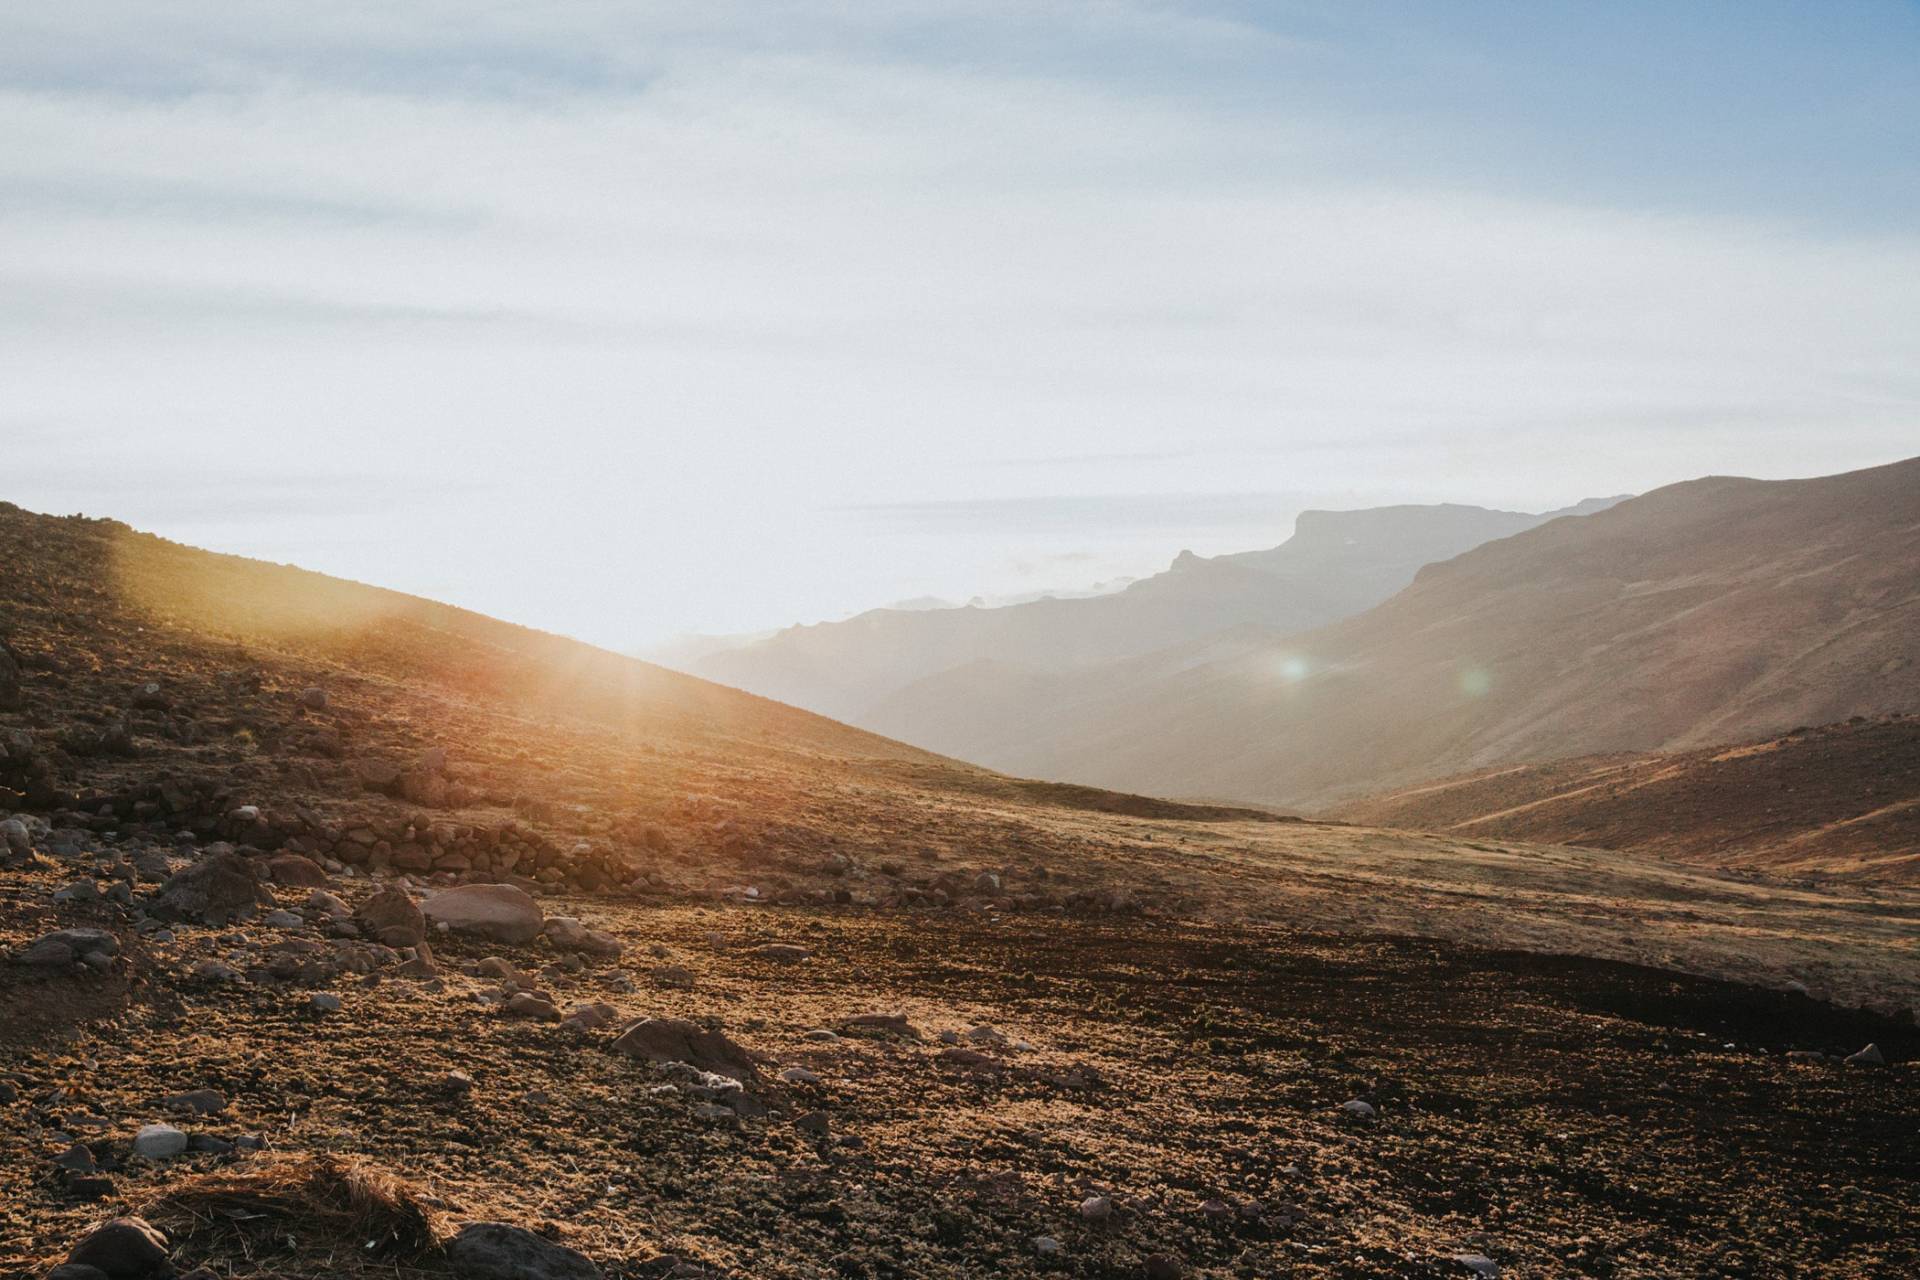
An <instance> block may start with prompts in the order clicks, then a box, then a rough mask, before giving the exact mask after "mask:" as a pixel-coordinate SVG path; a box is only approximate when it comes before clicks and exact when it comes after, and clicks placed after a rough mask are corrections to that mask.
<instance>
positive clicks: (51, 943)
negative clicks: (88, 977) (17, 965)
mask: <svg viewBox="0 0 1920 1280" xmlns="http://www.w3.org/2000/svg"><path fill="white" fill-rule="evenodd" d="M118 954H120V939H118V938H116V937H114V936H113V935H112V934H110V933H108V932H107V931H106V930H105V929H55V930H54V931H53V932H52V933H49V934H45V935H43V936H41V937H40V938H38V939H36V940H35V941H34V943H33V945H31V946H29V947H28V948H27V949H26V950H25V951H23V952H21V954H20V962H21V963H22V964H30V965H38V966H41V967H43V968H61V967H64V966H66V965H69V964H72V963H73V962H74V961H75V960H91V959H93V958H95V957H99V958H100V959H103V960H104V959H106V958H107V957H110V956H115V955H118Z"/></svg>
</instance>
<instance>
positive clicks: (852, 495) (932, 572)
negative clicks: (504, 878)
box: [0, 0, 1920, 646]
mask: <svg viewBox="0 0 1920 1280" xmlns="http://www.w3.org/2000/svg"><path fill="white" fill-rule="evenodd" d="M1681 8H1684V9H1685V10H1686V12H1684V13H1682V12H1679V11H1678V10H1680V9H1681ZM1763 19H1764V20H1763ZM1917 67H1920V19H1916V17H1915V13H1914V11H1913V10H1912V9H1911V8H1910V7H1907V6H1902V5H1896V4H1884V5H1876V4H1863V5H1850V6H1845V7H1844V8H1825V7H1822V8H1820V9H1817V10H1816V9H1807V8H1796V7H1788V6H1781V7H1778V8H1771V7H1767V6H1759V7H1756V6H1752V5H1740V6H1725V7H1720V6H1711V5H1709V6H1684V7H1680V6H1653V5H1649V6H1645V7H1644V8H1634V9H1630V10H1622V9H1618V8H1612V7H1609V8H1608V9H1606V10H1605V12H1604V14H1603V13H1601V11H1599V10H1596V11H1595V12H1594V13H1593V14H1590V15H1575V14H1569V13H1567V12H1564V11H1562V12H1554V13H1549V12H1547V11H1546V9H1545V7H1540V6H1526V5H1477V6H1475V5H1469V6H1428V5H1411V4H1409V5H1373V6H1350V5H1322V4H1317V3H1304V4H1290V5H1257V6H1256V5H1205V6H1201V5H1173V4H1151V3H1119V2H1114V3H1105V4H1093V5H1060V6H1053V5H1045V4H1040V5H1035V4H1010V3H1009V4H999V5H996V4H959V3H937V2H934V0H926V2H924V3H910V4H906V5H886V6H842V5H827V4H821V5H808V4H795V5H763V4H753V5H744V4H738V5H736V4H724V3H721V4H710V5H699V6H667V5H659V6H651V5H633V4H600V3H584V2H580V0H571V2H566V0H562V2H557V3H551V4H544V5H539V6H486V7H475V6H470V5H464V4H453V3H451V2H448V3H414V4H405V5H394V4H385V3H381V4H376V3H371V2H367V3H345V4H334V5H292V4H286V5H279V4H258V5H231V4H214V3H206V2H194V0H187V2H183V3H176V4H169V5H164V6H156V5H144V4H134V3H126V4H101V3H91V4H89V3H80V4H70V5H64V6H58V7H56V6H49V5H41V6H13V7H11V8H10V9H8V10H7V11H6V12H5V13H4V14H0V85H3V86H4V88H0V134H4V136H5V138H6V139H7V143H6V146H5V147H4V148H0V364H3V365H4V367H5V368H6V369H7V371H8V383H9V388H8V389H9V396H8V403H7V405H6V407H5V413H6V418H5V419H4V420H0V435H4V437H5V439H4V441H0V443H4V444H5V445H6V447H7V452H8V455H9V468H8V471H7V476H6V485H5V488H6V492H5V493H4V494H0V496H4V497H8V498H11V499H13V500H16V501H20V502H23V503H25V504H27V505H39V506H49V505H50V506H54V507H56V508H60V509H67V508H72V507H77V506H79V507H85V508H87V509H89V510H97V511H101V512H107V513H111V514H115V515H119V516H122V517H123V518H126V519H129V520H132V521H134V522H136V523H142V524H146V525H150V526H153V527H156V528H157V529H158V530H159V531H161V532H164V533H167V534H169V535H170V536H178V537H184V538H195V537H204V538H205V540H207V541H210V542H213V543H215V544H216V545H219V546H220V547H222V548H223V549H231V550H237V551H243V552H248V553H252V554H261V555H266V556H269V557H271V558H273V559H279V560H295V561H299V562H302V563H306V564H310V565H312V566H314V567H317V568H323V569H328V570H331V571H334V572H340V573H344V574H347V575H349V576H354V577H360V578H366V579H371V580H374V581H379V582H383V583H387V584H391V585H395V586H399V587H403V588H407V589H413V590H422V591H433V592H436V593H439V594H443V595H447V596H450V597H452V598H454V599H456V600H458V601H459V602H460V603H463V604H469V605H472V606H474V607H478V608H483V609H488V610H492V611H496V612H502V613H506V614H508V615H511V616H515V617H520V618H525V619H527V620H530V621H536V622H540V623H542V624H543V625H547V626H551V627H555V628H558V629H563V630H570V631H573V632H575V633H578V634H582V635H586V636H588V637H590V638H594V639H599V640H604V641H607V642H610V643H616V644H620V645H622V646H627V645H630V644H633V643H636V642H639V641H644V640H645V639H647V638H649V637H654V636H660V635H665V634H668V633H671V632H674V631H679V630H688V629H705V630H736V629H749V628H754V627H759V626H763V625H773V624H779V623H783V622H787V621H791V620H796V619H802V618H811V617H824V616H833V615H836V614H839V613H843V612H845V611H847V610H849V609H853V608H858V607H860V606H862V605H865V604H870V603H873V602H876V601H882V600H888V599H899V598H908V597H913V596H919V595H940V596H945V597H952V598H966V597H968V596H972V595H975V594H991V593H993V592H996V591H1001V590H1009V589H1018V588H1019V587H1021V586H1023V585H1025V584H1023V583H1021V582H1020V581H1019V577H1020V575H1019V574H1018V573H1016V572H1015V571H1014V570H1012V569H1010V568H1009V566H1010V565H1013V564H1016V563H1034V562H1038V561H1040V560H1042V559H1043V558H1044V557H1047V556H1050V555H1058V554H1063V553H1066V552H1069V551H1072V552H1085V553H1087V554H1089V555H1092V556H1094V557H1095V558H1094V559H1093V560H1091V561H1089V562H1088V563H1087V565H1086V575H1087V578H1088V580H1092V579H1093V578H1097V577H1106V576H1112V575H1115V574H1123V573H1137V572H1142V571H1146V570H1149V569H1151V568H1153V567H1155V566H1157V565H1158V564H1161V563H1164V561H1165V559H1166V558H1167V557H1168V556H1170V555H1171V554H1172V552H1173V551H1175V550H1177V549H1179V547H1181V546H1184V545H1193V546H1194V547H1195V549H1197V550H1201V551H1203V552H1205V551H1221V550H1228V549H1234V548H1236V547H1239V546H1246V545H1258V542H1257V541H1249V540H1268V539H1272V538H1274V537H1275V536H1276V530H1275V528H1274V526H1275V524H1276V521H1275V520H1273V519H1272V518H1271V517H1270V515H1269V514H1268V513H1267V512H1266V509H1265V508H1263V507H1261V506H1260V505H1259V504H1260V503H1262V502H1264V501H1266V499H1265V498H1264V497H1259V496H1258V495H1273V496H1274V497H1275V498H1276V499H1278V497H1279V496H1281V495H1285V497H1286V498H1287V502H1286V504H1285V505H1286V508H1287V511H1288V513H1289V514H1290V512H1291V510H1294V509H1297V508H1298V507H1300V506H1306V505H1351V504H1352V502H1353V501H1354V500H1356V499H1363V500H1406V499H1414V498H1427V499H1439V498H1458V499H1461V500H1470V501H1485V502H1490V503H1495V504H1498V505H1504V506H1514V507H1525V508H1530V509H1539V508H1544V507H1549V506H1554V505H1558V504H1561V503H1565V502H1570V501H1573V500H1576V499H1578V498H1581V497H1585V496H1590V495H1593V494H1598V493H1613V492H1620V491H1626V490H1639V489H1645V488H1648V487H1651V486H1653V485H1656V484H1659V483H1663V482H1666V481H1669V480H1674V479H1680V478H1685V477H1688V476H1691V475H1695V474H1700V473H1704V472H1713V471H1719V472H1728V471H1737V472H1746V473H1757V474H1767V475H1789V474H1809V473H1816V472H1822V471H1830V470H1836V469H1842V468H1845V467H1850V466H1856V465H1864V464H1868V463H1872V462H1876V461H1883V460H1887V459H1890V458H1892V457H1895V456H1899V455H1901V454H1904V453H1911V452H1914V451H1915V449H1914V443H1915V441H1916V439H1920V432H1916V430H1915V425H1916V422H1920V365H1916V364H1915V362H1914V360H1913V358H1912V353H1913V352H1914V350H1916V344H1917V343H1920V291H1916V290H1915V289H1914V288H1913V287H1912V282H1913V281H1914V280H1915V279H1920V235H1916V232H1915V228H1914V226H1913V223H1912V210H1913V209H1914V208H1915V207H1920V161H1917V160H1916V158H1915V157H1917V156H1920V146H1917V145H1916V142H1920V139H1916V137H1915V136H1914V135H1915V133H1916V130H1917V126H1916V124H1915V122H1916V121H1920V89H1917V88H1916V82H1917V79H1920V73H1917V72H1916V68H1917ZM80 441H87V442H89V443H87V444H86V445H85V452H84V454H77V449H78V448H79V447H80V446H79V444H78V442H80ZM314 476H318V477H322V478H323V479H324V478H325V477H329V476H332V477H350V478H351V482H350V483H349V484H348V485H346V486H345V491H339V490H336V489H335V488H332V487H328V485H329V484H331V482H327V483H326V484H323V485H322V486H321V487H320V488H319V489H314V488H308V487H303V484H304V481H305V480H306V479H307V478H308V477H314ZM182 494H189V495H199V496H202V497H203V498H204V500H203V501H199V502H195V501H183V500H182V498H181V495H182ZM316 495H319V496H318V497H316ZM1113 495H1125V496H1124V497H1118V498H1117V497H1115V496H1113ZM1248 495H1256V497H1254V498H1251V499H1250V498H1249V497H1248ZM1263 516H1265V517H1266V518H1263ZM1277 523H1279V524H1284V517H1283V518H1282V519H1281V520H1280V521H1278V522H1277ZM1089 530H1097V531H1099V532H1100V533H1101V535H1102V536H1101V541H1100V543H1099V545H1098V546H1097V547H1096V548H1095V549H1094V550H1093V551H1091V552H1089V551H1088V550H1087V548H1088V546H1089V538H1088V536H1087V535H1088V532H1089ZM1189 533H1190V536H1182V535H1183V534H1189ZM1277 533H1278V534H1283V533H1284V528H1281V529H1279V530H1278V531H1277ZM935 544H937V545H935Z"/></svg>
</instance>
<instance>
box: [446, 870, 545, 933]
mask: <svg viewBox="0 0 1920 1280" xmlns="http://www.w3.org/2000/svg"><path fill="white" fill-rule="evenodd" d="M420 910H421V912H422V913H423V914H424V915H425V916H426V918H427V919H428V920H429V921H430V922H432V923H434V924H444V925H446V926H447V927H448V928H450V929H452V930H454V931H455V932H456V933H472V934H478V935H479V936H481V937H484V938H491V939H493V940H494V941H496V942H506V943H524V942H532V941H533V940H534V939H535V938H537V937H539V936H540V929H541V926H542V925H543V924H544V923H545V920H544V918H543V917H542V916H541V914H540V904H539V903H537V902H535V901H534V900H533V899H532V898H531V897H530V896H528V894H527V892H526V891H525V890H524V889H516V888H514V887H513V886H512V885H510V884H464V885H460V886H459V887H457V888H453V889H442V890H441V891H440V892H438V893H436V894H434V895H433V896H432V897H431V898H428V899H427V900H426V901H425V902H424V903H422V904H421V907H420Z"/></svg>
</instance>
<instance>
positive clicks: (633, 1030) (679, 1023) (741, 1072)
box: [613, 1018, 760, 1082]
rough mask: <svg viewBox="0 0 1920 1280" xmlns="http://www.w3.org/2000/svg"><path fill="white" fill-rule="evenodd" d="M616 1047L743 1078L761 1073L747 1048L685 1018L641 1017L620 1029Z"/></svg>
mask: <svg viewBox="0 0 1920 1280" xmlns="http://www.w3.org/2000/svg"><path fill="white" fill-rule="evenodd" d="M613 1051H614V1052H615V1053H623V1054H625V1055H626V1056H627V1057H629V1058H640V1059H642V1060H644V1061H647V1062H684V1063H686V1064H688V1065H689V1066H694V1067H698V1068H700V1069H701V1070H702V1071H713V1072H717V1073H718V1074H720V1075H723V1076H731V1077H733V1078H734V1079H735V1080H740V1081H743V1082H745V1081H751V1080H754V1079H755V1078H757V1077H758V1076H759V1074H760V1071H759V1068H757V1067H755V1066H754V1064H753V1059H752V1057H751V1056H749V1055H748V1053H747V1051H746V1050H745V1049H743V1048H741V1047H740V1046H739V1045H738V1044H735V1043H734V1042H733V1041H732V1040H729V1039H728V1038H727V1037H726V1036H725V1035H722V1034H721V1033H720V1032H718V1031H709V1030H707V1028H705V1027H703V1026H701V1025H700V1024H699V1023H697V1022H688V1021H687V1020H686V1019H684V1018H642V1019H641V1020H640V1021H638V1022H636V1023H633V1024H632V1025H630V1026H629V1027H627V1029H626V1030H624V1031H622V1032H621V1033H620V1036H619V1038H618V1039H616V1040H615V1041H614V1042H613Z"/></svg>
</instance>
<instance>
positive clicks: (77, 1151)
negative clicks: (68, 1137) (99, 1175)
mask: <svg viewBox="0 0 1920 1280" xmlns="http://www.w3.org/2000/svg"><path fill="white" fill-rule="evenodd" d="M50 1163H51V1164H52V1165H53V1166H54V1167H55V1168H58V1169H65V1170H66V1171H67V1172H68V1173H92V1172H93V1171H94V1170H96V1169H98V1168H99V1167H100V1166H99V1164H97V1163H96V1162H95V1161H94V1158H93V1152H92V1151H90V1150H88V1149H87V1146H86V1144H85V1143H82V1142H76V1143H74V1144H73V1145H72V1146H70V1147H68V1148H67V1149H66V1150H65V1151H62V1152H61V1153H60V1154H59V1155H57V1156H55V1157H53V1159H52V1160H51V1161H50Z"/></svg>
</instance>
